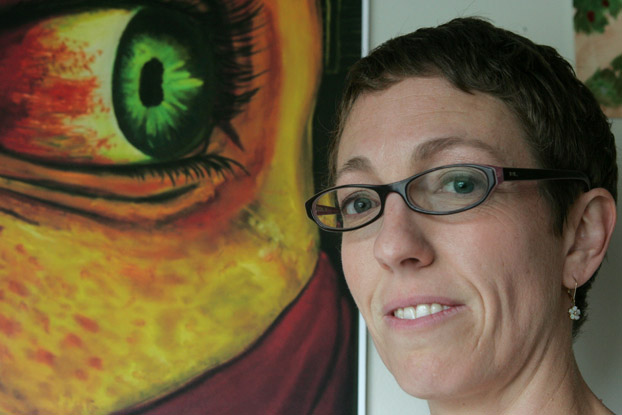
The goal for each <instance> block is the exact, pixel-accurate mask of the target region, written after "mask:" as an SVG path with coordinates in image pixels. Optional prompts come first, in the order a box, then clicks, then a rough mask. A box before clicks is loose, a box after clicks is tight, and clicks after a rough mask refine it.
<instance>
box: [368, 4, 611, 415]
mask: <svg viewBox="0 0 622 415" xmlns="http://www.w3.org/2000/svg"><path fill="white" fill-rule="evenodd" d="M572 15H573V9H572V2H571V1H570V0H547V1H542V0H522V1H520V2H519V1H516V0H437V1H432V0H371V11H370V28H371V39H370V40H371V47H375V46H377V45H379V44H380V43H382V42H383V41H385V40H387V39H389V38H391V37H394V36H396V35H399V34H404V33H408V32H411V31H413V30H415V29H417V28H419V27H424V26H435V25H437V24H440V23H444V22H446V21H447V20H450V19H452V18H454V17H464V16H481V17H484V18H487V19H489V20H491V21H492V22H493V23H494V24H495V25H497V26H501V27H504V28H506V29H509V30H512V31H514V32H517V33H519V34H522V35H523V36H526V37H528V38H530V39H532V40H533V41H535V42H536V43H543V44H547V45H551V46H553V47H555V48H556V49H557V50H558V51H559V53H560V54H561V55H562V56H564V57H565V58H566V59H568V60H569V61H570V62H573V63H574V61H575V59H574V39H573V36H574V34H573V27H572ZM620 49H621V51H622V42H621V44H620ZM613 130H614V133H615V135H616V142H617V144H618V164H619V165H620V166H622V157H621V155H620V153H621V152H622V150H621V148H622V145H621V144H622V119H621V120H614V121H613ZM619 193H621V194H622V186H621V187H620V190H619ZM621 202H622V199H621ZM618 217H619V221H618V222H619V223H618V228H617V231H616V233H615V234H614V237H613V241H612V243H611V246H610V248H609V254H608V259H607V260H606V262H605V264H604V265H603V267H602V269H601V271H600V274H599V277H598V280H597V281H596V283H594V286H593V288H592V291H591V293H590V296H589V298H590V316H591V317H590V321H589V322H588V323H586V324H585V325H584V329H583V334H582V335H581V337H580V338H579V339H578V340H577V342H576V344H575V353H576V356H577V359H578V361H579V366H580V368H581V371H582V373H583V376H584V377H585V379H586V381H587V382H588V384H589V385H590V386H591V388H592V390H593V391H594V393H596V395H597V396H598V397H599V398H601V399H602V400H603V401H604V402H605V404H606V405H607V406H608V407H609V408H610V409H611V410H613V411H614V412H616V413H619V414H622V255H621V253H622V209H621V208H620V207H618ZM368 343H369V349H368V350H369V351H368V356H367V367H368V371H367V376H368V377H367V414H368V415H390V414H409V415H420V414H421V415H423V414H426V415H427V414H428V413H429V412H428V408H427V405H426V403H425V401H421V400H418V399H416V398H413V397H411V396H409V395H407V394H406V393H405V392H403V391H402V390H401V389H400V388H399V386H398V385H397V383H396V382H395V380H394V379H393V377H392V376H391V374H390V373H389V372H388V371H387V369H386V368H385V367H384V365H383V363H382V361H381V360H380V358H379V357H378V354H377V352H376V350H375V349H374V347H373V343H372V342H371V340H369V341H368Z"/></svg>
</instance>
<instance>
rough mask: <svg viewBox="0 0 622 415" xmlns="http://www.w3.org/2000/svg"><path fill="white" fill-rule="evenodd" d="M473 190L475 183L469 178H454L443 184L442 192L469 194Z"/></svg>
mask: <svg viewBox="0 0 622 415" xmlns="http://www.w3.org/2000/svg"><path fill="white" fill-rule="evenodd" d="M474 189H475V183H474V182H473V180H472V179H470V178H456V179H454V180H452V181H450V182H449V183H447V184H445V186H444V188H443V190H445V191H448V192H453V193H461V194H466V193H471V192H472V191H473V190H474Z"/></svg>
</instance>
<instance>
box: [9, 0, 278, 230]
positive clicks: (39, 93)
mask: <svg viewBox="0 0 622 415" xmlns="http://www.w3.org/2000/svg"><path fill="white" fill-rule="evenodd" d="M148 3H149V4H148V5H143V6H138V7H132V6H131V5H127V3H124V6H127V7H124V6H120V7H119V8H101V7H99V8H98V7H89V6H88V5H84V3H83V2H76V3H74V2H64V3H63V7H57V6H56V5H52V4H51V2H38V3H32V4H30V3H29V5H28V6H24V5H23V4H22V3H17V4H16V5H15V6H7V7H4V8H1V7H0V8H1V13H0V16H1V17H2V19H3V20H2V22H3V23H6V24H3V25H2V30H0V176H2V177H3V178H4V179H7V180H8V181H6V180H5V181H4V182H3V183H2V184H0V188H6V189H9V190H11V191H13V192H14V193H15V194H22V195H26V196H30V197H32V198H33V199H34V200H37V201H40V202H41V203H46V202H47V203H50V204H51V205H53V206H56V207H68V208H71V209H72V211H73V212H78V213H81V214H87V215H93V214H94V215H96V216H97V217H105V218H111V217H112V218H114V219H118V220H129V221H132V222H135V221H136V220H138V219H139V218H140V219H145V220H147V221H152V220H161V219H162V218H175V215H176V214H177V213H178V212H180V211H182V210H188V211H189V210H190V209H192V208H193V207H194V206H198V205H199V204H201V203H203V204H204V203H206V202H207V201H208V200H211V199H212V198H213V197H214V195H215V193H216V188H218V189H219V192H220V194H222V192H224V191H227V189H226V188H230V187H231V186H230V183H229V182H230V181H235V180H238V179H239V180H241V179H240V178H241V177H246V176H247V175H249V174H251V173H252V174H255V173H257V171H258V170H259V169H261V168H262V166H263V164H262V163H260V162H258V157H260V156H259V155H260V154H261V153H260V151H259V150H258V149H260V148H263V147H262V145H263V143H262V142H261V141H260V140H261V138H262V137H263V136H262V135H260V134H252V131H251V130H249V129H248V128H245V129H244V131H245V136H244V137H240V136H238V132H237V130H236V128H234V127H233V119H234V118H235V117H237V116H238V115H242V114H248V118H249V119H253V117H258V116H259V115H258V114H259V113H258V112H257V111H256V110H254V112H252V113H251V109H250V108H256V107H253V105H254V103H255V94H256V92H257V91H258V84H259V83H258V82H255V78H256V73H255V68H254V65H255V63H256V62H265V61H266V60H267V59H268V58H269V57H270V56H272V54H274V53H277V52H278V51H277V49H275V48H276V46H273V45H271V46H270V47H264V48H263V49H262V50H261V51H255V49H254V45H255V42H256V41H257V40H258V39H261V40H263V39H264V38H265V34H264V33H263V32H262V31H261V30H255V29H256V28H257V24H256V21H255V19H256V18H257V16H258V14H260V8H259V6H257V5H255V4H254V2H251V0H247V1H245V2H242V3H236V4H237V5H236V6H235V8H234V7H233V6H230V5H229V4H228V3H218V2H215V3H214V4H210V6H213V7H210V8H207V7H204V6H201V5H198V4H197V5H190V4H187V5H183V6H180V5H179V3H173V2H171V3H170V4H168V2H153V3H151V2H148ZM24 4H25V3H24ZM143 4H144V2H143ZM264 70H265V68H264ZM274 85H275V84H274V81H272V82H265V83H264V84H262V86H265V88H266V89H270V88H275V86H274ZM262 99H264V100H265V99H267V98H265V97H264V98H262ZM236 126H238V127H237V128H242V127H245V125H244V124H243V123H237V124H236ZM243 143H245V144H246V147H245V146H244V145H243ZM245 148H248V149H250V150H251V151H244V149H245ZM247 166H248V168H247ZM94 200H96V201H97V203H93V201H94ZM236 200H237V199H236ZM164 204H166V205H167V206H168V210H162V209H160V207H161V206H162V205H164ZM139 205H140V208H138V207H137V206H139Z"/></svg>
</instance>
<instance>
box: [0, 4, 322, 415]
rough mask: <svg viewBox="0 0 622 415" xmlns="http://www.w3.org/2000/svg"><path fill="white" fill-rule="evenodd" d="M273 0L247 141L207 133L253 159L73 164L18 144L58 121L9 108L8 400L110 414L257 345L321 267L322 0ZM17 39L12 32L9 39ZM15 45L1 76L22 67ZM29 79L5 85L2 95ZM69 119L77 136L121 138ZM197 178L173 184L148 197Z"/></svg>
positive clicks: (2, 136)
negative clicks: (206, 164)
mask: <svg viewBox="0 0 622 415" xmlns="http://www.w3.org/2000/svg"><path fill="white" fill-rule="evenodd" d="M0 4H2V3H1V2H0ZM4 4H5V5H6V4H8V2H4ZM261 5H262V8H261V11H260V13H259V15H258V16H257V18H256V22H255V24H256V25H257V28H256V30H255V31H253V36H254V37H255V39H254V42H253V43H254V44H255V48H256V50H258V51H260V52H258V53H256V54H253V55H252V56H251V57H250V58H249V59H251V60H252V64H253V67H254V68H255V69H256V70H259V71H263V73H262V75H261V76H258V77H256V78H254V80H253V81H252V82H253V85H252V86H254V87H259V90H258V92H257V94H256V95H255V96H254V97H253V98H252V100H251V101H250V102H249V104H248V105H247V106H245V108H244V111H243V112H242V113H241V114H239V115H238V116H236V117H235V118H234V119H233V120H232V126H233V127H234V128H235V129H236V131H237V132H238V134H239V136H240V139H241V141H242V144H243V149H242V148H239V147H236V146H235V145H233V144H232V143H231V142H230V140H229V138H228V137H227V135H226V134H225V133H224V132H223V131H221V130H220V129H215V130H214V132H213V134H212V137H211V139H210V147H209V148H208V149H207V150H208V151H209V150H210V149H212V148H217V149H218V151H219V153H220V154H221V155H222V156H225V157H228V158H230V159H233V160H236V161H237V162H239V163H240V164H241V165H243V166H244V168H245V170H246V172H245V171H243V170H242V169H240V168H237V167H234V168H233V172H231V173H225V174H224V175H213V176H212V177H207V176H206V177H199V176H192V175H191V176H189V177H181V178H179V177H178V178H176V182H175V183H174V184H173V182H172V181H171V177H168V176H162V177H160V176H145V177H144V178H143V179H136V178H131V177H129V176H119V175H116V174H114V173H112V172H100V173H98V174H93V173H91V172H86V171H80V170H64V169H63V168H62V164H61V165H45V164H37V163H32V162H30V161H29V160H28V159H23V158H20V157H15V156H14V153H17V152H18V150H20V149H25V150H24V151H25V152H30V153H28V154H34V153H33V152H34V151H35V150H36V149H38V148H40V147H41V145H42V143H43V144H45V143H44V141H45V140H44V139H45V137H43V136H39V137H38V136H37V135H36V134H31V135H30V136H29V137H30V138H29V140H31V141H28V142H27V143H26V142H24V140H23V136H22V141H21V142H19V140H17V139H15V137H16V136H15V134H17V133H16V131H17V130H16V128H10V126H9V124H8V121H7V120H6V117H5V120H4V121H6V122H4V123H3V124H0V147H2V146H4V148H7V147H10V148H11V149H12V150H13V153H0V414H5V413H6V414H15V415H18V414H33V413H41V414H65V415H71V414H87V413H88V414H105V413H109V412H111V411H115V410H120V409H123V408H129V407H132V406H135V405H138V404H139V403H141V402H145V401H149V400H152V399H154V398H156V397H158V396H162V395H164V394H166V393H168V392H170V391H173V390H175V389H177V388H179V387H180V386H182V385H184V384H185V383H187V382H188V381H190V380H192V379H193V378H195V377H196V376H198V375H200V374H201V373H204V372H205V371H206V370H209V369H211V368H214V367H217V366H219V365H220V364H222V363H225V362H227V361H229V360H230V359H232V358H234V357H235V356H237V355H239V354H240V353H241V352H243V351H244V350H246V349H247V348H248V347H249V346H251V345H252V344H253V342H254V341H255V340H256V339H258V338H259V337H260V336H261V335H262V333H264V331H265V330H266V329H267V328H268V327H269V326H270V325H271V324H272V322H273V321H274V319H275V318H276V317H277V316H278V315H279V314H280V313H281V311H282V310H283V309H284V308H285V307H286V306H287V305H288V304H289V303H290V302H291V301H292V299H294V298H295V297H296V296H297V295H298V294H299V293H300V291H301V289H302V288H303V287H304V286H305V284H306V283H307V281H308V279H309V278H310V276H311V273H312V271H313V269H314V266H315V262H316V260H317V255H318V253H317V235H316V231H315V230H314V228H313V227H312V224H311V223H308V221H307V220H306V218H305V215H304V212H303V209H302V206H303V201H304V199H305V197H306V196H307V195H308V194H309V193H310V192H311V182H310V175H308V174H306V172H308V171H309V170H310V167H311V166H310V161H311V160H310V151H309V150H310V136H309V119H310V116H311V113H312V109H313V104H314V97H315V92H316V87H317V82H318V77H319V74H320V57H321V33H320V25H319V17H318V10H316V2H315V1H308V2H292V1H290V0H267V1H264V2H261ZM27 29H30V30H39V29H41V26H37V24H34V23H32V24H30V25H29V27H28V28H22V30H23V32H24V33H27V32H28V30H27ZM292 34H294V35H293V36H292ZM23 38H24V37H21V39H23ZM19 39H20V37H19V36H16V37H14V38H12V39H11V41H12V43H11V42H9V40H7V38H6V36H5V37H4V38H2V40H1V41H0V48H5V49H4V50H5V52H6V50H7V49H6V48H8V47H9V46H11V45H15V44H18V40H19ZM15 53H16V52H15ZM7 56H8V55H7V54H6V53H5V55H4V58H3V55H2V54H0V74H2V76H4V75H5V74H8V73H10V72H11V70H12V69H13V70H14V69H15V68H11V67H10V63H11V62H15V60H13V61H9V60H7V59H8V58H7ZM12 56H13V58H15V56H16V55H12ZM2 59H5V60H2ZM15 59H17V58H15ZM49 59H54V58H53V56H50V57H49ZM85 59H86V60H87V61H88V59H89V58H88V56H87V57H85ZM7 77H8V75H7ZM14 85H15V88H17V87H18V86H17V83H15V84H14ZM8 92H10V91H8ZM14 92H15V91H14ZM17 92H19V91H17ZM17 92H16V94H13V95H11V94H10V93H7V91H6V89H5V92H1V91H0V108H1V107H2V105H5V104H7V103H9V104H10V103H14V101H11V100H12V99H13V100H15V99H17V98H15V97H16V96H18V95H17ZM91 92H92V95H93V96H92V97H91V101H90V102H91V103H93V102H97V105H99V108H103V110H102V111H103V112H102V113H104V112H105V111H104V110H105V109H106V105H108V104H107V103H106V101H105V100H103V101H102V100H100V99H99V98H100V97H98V96H96V95H97V91H96V90H92V91H91ZM21 97H22V98H23V99H26V98H28V99H33V98H32V96H26V95H24V94H22V95H21ZM33 102H34V101H33ZM87 104H88V103H87ZM87 104H81V105H87ZM7 105H8V104H7ZM88 105H90V104H88ZM88 105H87V106H88ZM47 116H51V115H50V114H47ZM74 117H75V119H76V125H77V124H79V123H84V122H83V121H81V120H80V119H79V116H78V115H75V114H74ZM56 121H58V120H56ZM100 121H101V120H100ZM55 125H56V127H58V128H60V127H59V126H60V125H61V124H60V123H57V124H55ZM13 127H15V125H13ZM22 127H23V126H22ZM56 127H55V128H56ZM62 127H63V128H65V129H67V131H65V133H66V135H67V136H68V137H71V139H70V140H69V141H67V142H71V143H78V144H76V148H77V147H78V146H79V147H80V148H82V149H83V148H86V147H85V146H86V145H87V144H88V143H93V145H94V146H96V147H97V146H99V148H103V147H105V146H106V145H109V143H110V142H109V141H105V140H103V138H102V137H98V138H97V139H93V137H84V138H85V140H82V141H81V138H80V137H79V134H78V133H79V132H80V131H82V132H83V133H84V132H85V131H87V130H85V129H81V130H79V129H77V128H73V129H72V125H71V124H69V125H68V124H63V125H62ZM59 131H60V130H59ZM11 134H13V135H11ZM54 134H56V135H55V136H54V137H58V134H60V133H58V131H56V132H55V133H54ZM48 138H49V137H48ZM14 139H15V140H14ZM11 140H13V141H11ZM16 140H17V141H16ZM37 140H39V141H37ZM102 140H103V141H102ZM62 142H63V141H62V140H60V141H59V143H61V144H62ZM3 143H4V144H3ZM16 143H17V144H16ZM19 143H21V144H19ZM28 143H30V144H32V145H33V146H34V147H33V148H34V149H35V150H32V149H30V150H29V149H27V148H26V147H24V146H26V145H27V144H28ZM85 143H86V144H85ZM11 146H12V147H11ZM20 146H22V147H20ZM91 156H92V155H91ZM94 159H96V157H94ZM57 185H60V186H61V187H63V188H71V189H79V190H81V191H78V192H67V191H61V190H59V186H57ZM184 186H187V187H188V189H189V190H188V191H187V192H186V193H184V194H183V195H181V196H179V197H175V198H171V199H170V200H164V201H157V202H147V203H145V202H142V201H139V200H137V198H139V197H145V198H149V197H153V196H156V195H159V194H162V193H166V192H169V191H171V190H173V189H177V188H182V187H184ZM85 193H88V195H85ZM93 194H101V195H104V196H103V197H93ZM110 195H114V196H115V197H110ZM132 198H134V199H135V200H130V199H132Z"/></svg>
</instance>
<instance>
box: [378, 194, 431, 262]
mask: <svg viewBox="0 0 622 415" xmlns="http://www.w3.org/2000/svg"><path fill="white" fill-rule="evenodd" d="M422 216H423V214H421V213H418V212H415V211H413V210H411V209H410V208H409V207H408V205H406V202H404V200H403V199H402V198H401V197H400V196H399V195H397V194H390V195H389V196H388V197H387V200H386V202H385V207H384V213H383V215H382V218H381V219H380V220H381V224H380V230H379V231H378V234H377V235H376V240H375V241H374V256H375V257H376V260H377V261H378V262H379V263H380V266H381V267H382V268H384V269H386V270H389V271H391V272H399V271H400V270H404V269H409V268H411V269H412V268H413V267H415V268H418V267H425V266H427V265H430V264H431V263H432V262H433V261H434V251H433V249H432V246H431V245H430V243H429V241H428V239H427V238H426V235H425V232H424V231H423V229H422V228H421V227H420V226H418V223H420V222H421V220H422V219H425V218H423V217H422Z"/></svg>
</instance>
